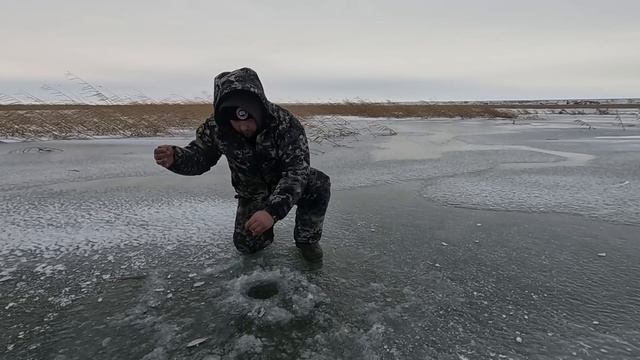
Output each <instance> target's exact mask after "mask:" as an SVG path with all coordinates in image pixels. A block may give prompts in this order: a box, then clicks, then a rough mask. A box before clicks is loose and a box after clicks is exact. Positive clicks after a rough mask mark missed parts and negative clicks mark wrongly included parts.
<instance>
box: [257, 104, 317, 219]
mask: <svg viewBox="0 0 640 360" xmlns="http://www.w3.org/2000/svg"><path fill="white" fill-rule="evenodd" d="M278 137H279V139H280V141H279V145H278V149H277V152H278V157H279V158H280V163H281V169H282V178H281V179H280V181H279V182H278V184H277V185H276V188H275V190H274V191H273V193H272V194H271V196H269V199H268V200H267V205H266V207H265V210H266V211H267V212H268V213H269V214H271V216H273V217H274V218H275V220H280V219H283V218H284V217H285V216H287V214H288V213H289V211H291V208H292V207H293V205H295V204H296V203H297V202H298V199H300V196H302V192H303V190H304V188H305V186H306V184H307V179H308V177H309V144H308V142H307V135H306V134H305V131H304V127H303V126H302V124H301V123H300V121H298V119H296V118H295V117H293V116H290V117H289V121H288V122H287V124H286V125H285V126H284V128H283V129H281V131H280V134H279V136H278Z"/></svg>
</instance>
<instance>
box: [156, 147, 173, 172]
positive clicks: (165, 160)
mask: <svg viewBox="0 0 640 360" xmlns="http://www.w3.org/2000/svg"><path fill="white" fill-rule="evenodd" d="M153 158H154V159H156V164H158V165H160V166H162V167H165V168H167V169H168V168H170V167H171V165H173V160H174V151H173V146H171V145H160V146H158V147H157V148H156V149H155V150H154V151H153Z"/></svg>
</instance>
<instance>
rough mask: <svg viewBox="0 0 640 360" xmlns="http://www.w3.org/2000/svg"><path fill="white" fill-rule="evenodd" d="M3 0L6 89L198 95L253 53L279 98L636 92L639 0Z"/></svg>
mask: <svg viewBox="0 0 640 360" xmlns="http://www.w3.org/2000/svg"><path fill="white" fill-rule="evenodd" d="M0 1H1V3H2V12H0V33H1V34H2V36H0V49H2V56H1V57H0V93H5V94H7V93H9V94H17V93H19V92H21V91H29V92H33V93H38V94H40V93H41V90H40V86H41V85H42V84H45V83H46V84H50V85H53V86H61V87H69V86H71V85H70V81H69V80H66V79H65V76H64V73H65V72H66V71H71V72H73V73H75V74H77V75H79V76H81V77H83V78H85V79H86V80H89V81H92V82H95V83H98V84H102V85H104V86H105V87H108V88H109V89H111V90H112V91H114V92H117V93H129V92H133V91H134V90H133V89H139V90H140V91H142V92H144V93H146V94H148V95H150V96H154V97H158V98H162V97H164V96H168V95H169V94H179V95H181V96H185V97H193V96H200V95H202V94H203V93H202V92H203V91H211V88H212V78H213V76H215V74H217V73H219V72H222V71H225V70H229V69H234V68H238V67H242V66H249V67H252V68H254V69H255V70H256V71H258V73H259V74H260V76H261V78H262V80H263V83H264V85H265V88H266V90H267V95H268V96H269V97H270V98H271V99H273V100H277V101H290V100H305V101H310V100H311V101H315V100H341V99H344V98H357V97H359V98H363V99H370V100H473V99H517V98H585V97H591V98H605V97H640V1H637V0H611V1H608V2H607V1H602V0H598V1H594V0H581V1H578V0H553V1H551V0H537V1H526V2H525V1H518V0H510V1H506V0H504V1H503V0H485V1H474V0H449V1H419V0H415V1H413V0H412V1H402V0H395V1H391V0H388V1H382V0H367V1H364V0H358V1H339V0H329V1H305V0H287V1H258V0H255V1H251V0H236V1H224V2H223V1H212V0H206V1H204V0H192V1H178V0H154V1H143V0H138V1H121V0H111V1H88V0H57V1H44V0H41V1H36V0H15V1H13V0H0ZM38 91H40V92H38Z"/></svg>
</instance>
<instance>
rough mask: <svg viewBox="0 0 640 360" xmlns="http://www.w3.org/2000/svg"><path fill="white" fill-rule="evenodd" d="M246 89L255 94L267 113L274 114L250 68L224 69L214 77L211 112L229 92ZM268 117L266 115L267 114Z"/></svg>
mask: <svg viewBox="0 0 640 360" xmlns="http://www.w3.org/2000/svg"><path fill="white" fill-rule="evenodd" d="M238 91H246V92H249V93H252V94H254V95H256V96H257V97H258V98H259V99H260V101H261V102H262V106H263V107H264V109H265V110H266V112H267V115H271V116H274V115H275V113H274V111H273V104H271V102H270V101H269V100H267V97H266V95H265V94H264V89H263V88H262V83H261V82H260V78H258V74H257V73H256V72H255V71H253V70H252V69H250V68H246V67H245V68H241V69H238V70H234V71H226V72H223V73H220V74H219V75H218V76H216V77H215V80H214V85H213V112H214V114H215V113H216V112H218V110H220V105H221V104H222V103H223V101H224V99H225V97H227V96H228V95H230V94H231V93H234V92H238ZM267 118H268V116H267Z"/></svg>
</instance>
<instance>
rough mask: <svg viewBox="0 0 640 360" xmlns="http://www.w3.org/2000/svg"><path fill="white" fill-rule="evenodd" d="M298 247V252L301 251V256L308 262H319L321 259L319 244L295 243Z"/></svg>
mask: <svg viewBox="0 0 640 360" xmlns="http://www.w3.org/2000/svg"><path fill="white" fill-rule="evenodd" d="M296 246H297V247H298V249H300V253H302V257H303V258H304V259H305V260H307V261H309V262H319V261H322V248H321V247H320V244H318V243H315V244H302V243H299V244H296Z"/></svg>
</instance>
